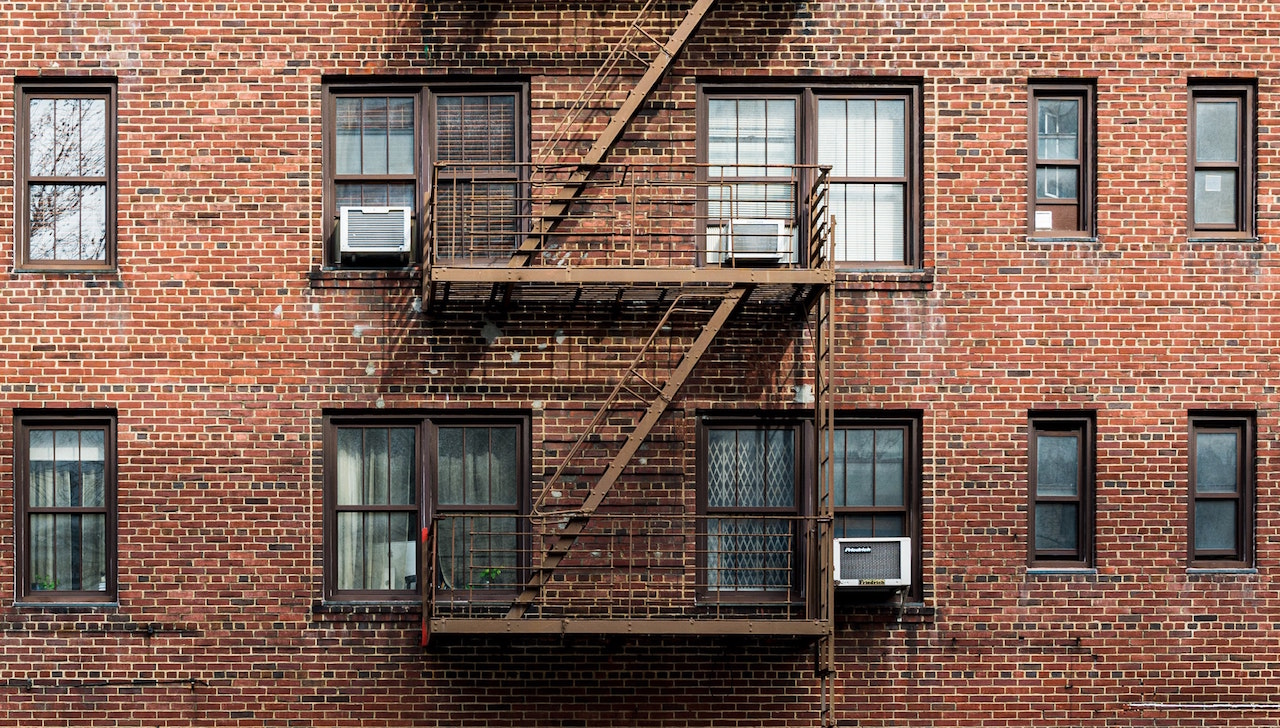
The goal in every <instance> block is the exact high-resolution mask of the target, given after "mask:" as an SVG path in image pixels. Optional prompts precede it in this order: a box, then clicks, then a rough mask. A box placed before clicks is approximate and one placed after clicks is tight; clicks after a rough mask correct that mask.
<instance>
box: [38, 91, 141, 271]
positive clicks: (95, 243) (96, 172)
mask: <svg viewBox="0 0 1280 728" xmlns="http://www.w3.org/2000/svg"><path fill="white" fill-rule="evenodd" d="M19 89H20V92H19V99H18V138H19V140H20V144H19V146H18V159H17V162H16V165H17V176H18V190H19V194H18V200H17V203H18V228H19V229H18V239H19V241H20V244H19V245H18V254H17V257H18V261H17V264H18V267H20V268H27V269H40V270H45V269H74V270H94V269H110V268H111V267H113V266H114V265H115V205H116V201H115V185H116V182H115V175H116V169H115V167H116V160H115V154H116V149H115V114H116V93H115V85H114V84H109V83H104V84H90V85H83V86H81V85H76V86H71V85H54V84H25V83H24V84H21V85H20V86H19Z"/></svg>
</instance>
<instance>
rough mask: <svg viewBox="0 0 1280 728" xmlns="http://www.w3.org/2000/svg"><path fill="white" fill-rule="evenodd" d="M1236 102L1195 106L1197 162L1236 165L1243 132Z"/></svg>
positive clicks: (1204, 102) (1218, 102) (1202, 103)
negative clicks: (1240, 135)
mask: <svg viewBox="0 0 1280 728" xmlns="http://www.w3.org/2000/svg"><path fill="white" fill-rule="evenodd" d="M1239 113H1240V112H1239V106H1238V104H1236V102H1234V101H1197V102H1196V119H1195V122H1196V162H1236V161H1239V154H1238V152H1237V149H1238V148H1239V147H1238V143H1237V136H1238V134H1239V130H1240V119H1239Z"/></svg>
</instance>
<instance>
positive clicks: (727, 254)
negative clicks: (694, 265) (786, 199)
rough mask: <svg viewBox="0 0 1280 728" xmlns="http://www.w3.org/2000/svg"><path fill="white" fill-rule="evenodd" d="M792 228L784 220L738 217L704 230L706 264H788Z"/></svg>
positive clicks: (790, 255)
mask: <svg viewBox="0 0 1280 728" xmlns="http://www.w3.org/2000/svg"><path fill="white" fill-rule="evenodd" d="M791 241H792V237H791V226H790V225H789V223H788V221H787V220H770V219H749V218H737V219H733V220H728V221H725V222H724V223H721V224H719V225H715V226H708V228H707V262H709V263H728V262H732V261H758V262H766V263H767V262H778V261H787V262H791V261H793V260H794V259H795V255H794V251H793V250H792V242H791Z"/></svg>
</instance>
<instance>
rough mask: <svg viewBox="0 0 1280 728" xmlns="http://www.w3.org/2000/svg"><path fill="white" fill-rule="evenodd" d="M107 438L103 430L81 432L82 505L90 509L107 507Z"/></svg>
mask: <svg viewBox="0 0 1280 728" xmlns="http://www.w3.org/2000/svg"><path fill="white" fill-rule="evenodd" d="M105 437H106V434H105V433H104V432H103V431H102V430H82V431H81V432H80V503H81V505H84V506H87V507H90V508H101V507H103V506H105V505H106V447H105Z"/></svg>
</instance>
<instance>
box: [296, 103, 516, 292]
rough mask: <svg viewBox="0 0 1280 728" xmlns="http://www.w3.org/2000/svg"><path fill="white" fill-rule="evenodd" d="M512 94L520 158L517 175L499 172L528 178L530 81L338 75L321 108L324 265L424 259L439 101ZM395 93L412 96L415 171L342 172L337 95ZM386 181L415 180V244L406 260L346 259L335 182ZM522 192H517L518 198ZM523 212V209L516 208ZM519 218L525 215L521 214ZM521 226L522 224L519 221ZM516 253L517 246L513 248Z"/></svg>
mask: <svg viewBox="0 0 1280 728" xmlns="http://www.w3.org/2000/svg"><path fill="white" fill-rule="evenodd" d="M495 95H506V96H511V97H512V98H513V99H514V103H515V118H514V119H513V123H514V125H515V135H516V154H517V161H516V163H515V164H514V165H513V169H514V170H515V174H514V175H513V174H510V170H509V169H506V170H502V172H501V173H499V174H496V175H495V177H498V178H501V179H502V180H503V181H506V180H508V179H509V178H514V179H515V181H517V182H519V183H524V182H525V181H526V177H527V167H528V164H527V163H528V161H529V155H530V141H529V134H530V120H529V101H528V99H529V88H528V83H527V82H516V81H466V82H463V81H458V80H442V81H440V82H432V83H427V82H410V81H403V82H389V81H386V80H382V81H377V82H368V83H365V82H359V81H353V80H335V81H331V82H327V83H326V84H325V86H324V93H323V101H322V108H321V116H322V124H321V134H322V140H323V141H322V144H323V147H324V155H323V172H322V173H323V176H324V180H323V196H324V202H323V210H322V214H323V216H324V217H323V219H324V221H325V224H324V227H323V234H324V239H323V249H324V254H323V264H324V266H325V267H326V268H337V269H356V270H361V269H365V270H368V269H386V268H397V267H404V266H406V265H408V266H410V267H412V266H415V265H418V264H420V263H421V262H422V259H423V255H424V251H423V246H424V245H425V243H426V239H427V231H426V230H425V229H424V224H425V221H426V219H427V215H426V212H427V209H426V206H427V200H428V198H429V196H430V189H431V181H432V167H433V164H434V162H435V161H436V159H437V154H436V133H435V131H436V112H435V108H436V100H437V99H438V98H440V97H445V96H495ZM379 97H396V98H412V99H413V100H414V121H413V128H414V140H413V149H414V170H413V172H412V173H399V174H385V175H382V174H374V175H360V174H355V175H347V174H342V175H340V174H338V172H337V160H336V154H337V151H338V144H337V99H339V98H379ZM362 181H367V182H388V183H396V182H399V183H405V184H410V183H411V184H412V185H413V187H414V191H413V193H412V197H413V204H412V205H411V211H412V216H413V219H412V232H411V241H412V242H411V245H410V253H409V257H408V260H407V261H406V260H404V259H403V256H394V255H386V256H380V255H368V254H367V255H361V256H355V257H351V258H348V259H346V260H344V258H343V256H342V254H341V252H340V251H339V236H338V225H339V216H340V209H339V205H338V200H337V186H338V185H339V184H341V183H344V182H353V183H358V182H362ZM519 196H520V193H519V192H518V193H517V197H519ZM517 214H518V215H519V212H518V213H517ZM520 222H521V223H523V217H522V216H521V221H520ZM517 227H518V228H519V225H517ZM512 252H514V248H513V251H512Z"/></svg>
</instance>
